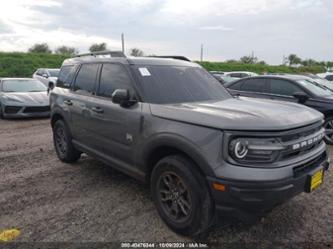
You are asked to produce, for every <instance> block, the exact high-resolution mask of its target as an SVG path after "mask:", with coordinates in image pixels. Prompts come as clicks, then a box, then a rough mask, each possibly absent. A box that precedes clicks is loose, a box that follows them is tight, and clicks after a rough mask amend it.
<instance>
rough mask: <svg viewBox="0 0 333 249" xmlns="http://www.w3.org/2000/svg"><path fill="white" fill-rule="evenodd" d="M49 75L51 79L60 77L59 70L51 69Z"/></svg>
mask: <svg viewBox="0 0 333 249" xmlns="http://www.w3.org/2000/svg"><path fill="white" fill-rule="evenodd" d="M48 71H49V74H50V77H58V74H59V71H60V70H59V69H49V70H48Z"/></svg>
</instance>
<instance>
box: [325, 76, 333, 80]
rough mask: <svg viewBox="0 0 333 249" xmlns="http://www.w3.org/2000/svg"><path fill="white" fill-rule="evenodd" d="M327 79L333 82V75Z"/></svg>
mask: <svg viewBox="0 0 333 249" xmlns="http://www.w3.org/2000/svg"><path fill="white" fill-rule="evenodd" d="M325 79H327V80H329V81H333V75H327V76H326V77H325Z"/></svg>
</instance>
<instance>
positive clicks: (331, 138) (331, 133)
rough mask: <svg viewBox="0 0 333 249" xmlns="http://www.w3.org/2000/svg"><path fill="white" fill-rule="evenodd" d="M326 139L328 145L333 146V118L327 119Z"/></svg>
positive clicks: (325, 125)
mask: <svg viewBox="0 0 333 249" xmlns="http://www.w3.org/2000/svg"><path fill="white" fill-rule="evenodd" d="M324 128H325V137H324V140H325V142H326V143H327V144H330V145H333V116H331V117H328V118H326V119H325V123H324Z"/></svg>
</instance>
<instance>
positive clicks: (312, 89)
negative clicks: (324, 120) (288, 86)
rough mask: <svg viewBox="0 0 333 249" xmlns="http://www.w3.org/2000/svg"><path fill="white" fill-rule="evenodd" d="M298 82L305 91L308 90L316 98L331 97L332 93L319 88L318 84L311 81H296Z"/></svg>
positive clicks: (321, 87)
mask: <svg viewBox="0 0 333 249" xmlns="http://www.w3.org/2000/svg"><path fill="white" fill-rule="evenodd" d="M298 82H299V83H300V84H301V85H302V86H303V87H305V88H306V89H308V90H309V91H310V92H312V93H314V94H315V95H317V96H321V97H324V96H330V95H333V92H332V91H331V90H329V89H327V88H325V87H324V86H321V85H320V84H318V83H316V82H314V81H311V80H306V79H304V80H298Z"/></svg>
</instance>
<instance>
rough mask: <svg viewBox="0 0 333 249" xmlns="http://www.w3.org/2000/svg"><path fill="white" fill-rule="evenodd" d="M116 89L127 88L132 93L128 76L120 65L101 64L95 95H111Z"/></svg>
mask: <svg viewBox="0 0 333 249" xmlns="http://www.w3.org/2000/svg"><path fill="white" fill-rule="evenodd" d="M116 89H128V90H129V91H130V93H131V94H133V88H132V85H131V79H130V77H129V76H128V74H127V72H126V70H125V68H124V67H123V66H121V65H118V64H103V68H102V72H101V79H100V83H99V89H98V91H97V95H99V96H103V97H111V95H112V93H113V92H114V90H116Z"/></svg>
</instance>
